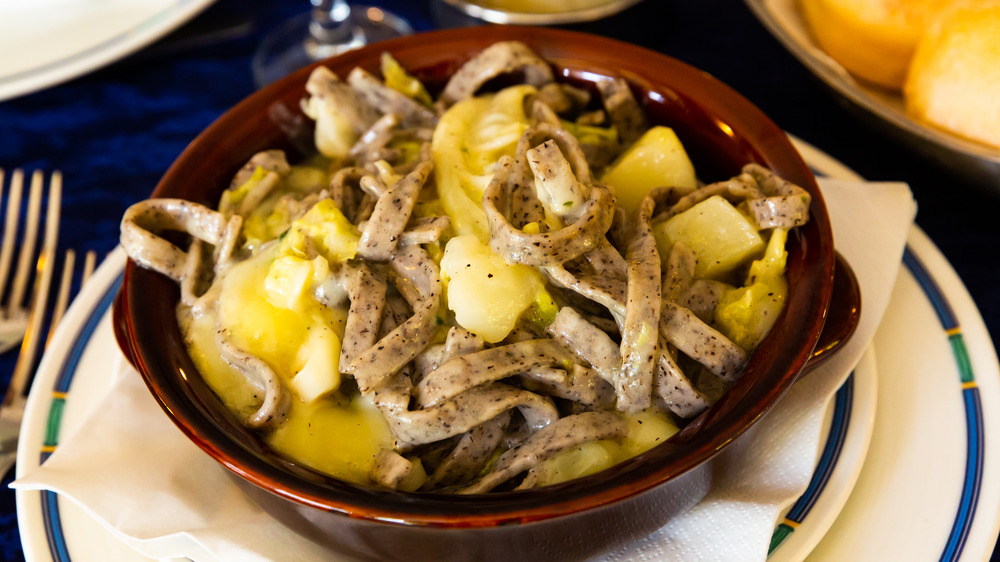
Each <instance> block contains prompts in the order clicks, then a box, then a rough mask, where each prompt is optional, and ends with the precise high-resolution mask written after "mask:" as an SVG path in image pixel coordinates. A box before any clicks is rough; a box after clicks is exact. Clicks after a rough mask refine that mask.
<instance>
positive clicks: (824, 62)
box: [744, 0, 1000, 189]
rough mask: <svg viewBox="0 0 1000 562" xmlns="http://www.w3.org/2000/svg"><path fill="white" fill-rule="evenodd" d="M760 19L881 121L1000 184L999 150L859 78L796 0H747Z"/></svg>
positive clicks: (970, 173)
mask: <svg viewBox="0 0 1000 562" xmlns="http://www.w3.org/2000/svg"><path fill="white" fill-rule="evenodd" d="M744 1H745V2H746V4H747V6H749V8H750V10H751V11H752V12H753V13H754V15H756V16H757V19H759V20H760V21H761V23H763V24H764V26H765V27H766V28H767V29H768V31H770V32H771V34H772V35H774V37H775V38H776V39H778V41H780V42H781V43H782V45H784V46H785V48H786V49H788V51H789V52H790V53H791V54H792V55H793V56H795V58H797V59H798V60H799V62H801V63H802V64H803V65H804V66H805V67H806V68H807V69H809V71H810V72H812V73H813V74H815V75H816V76H817V77H818V78H819V79H820V80H822V81H823V82H824V83H825V84H826V85H827V86H829V87H830V88H831V89H832V90H834V91H835V92H836V93H837V94H839V95H840V96H841V97H842V99H844V100H845V101H847V102H848V105H849V106H850V107H851V108H852V109H858V110H860V112H861V113H862V114H863V115H866V116H870V117H872V118H874V120H873V122H874V123H875V124H876V125H880V126H882V127H883V128H884V129H885V130H886V131H887V132H888V133H890V134H893V135H894V136H896V138H898V139H900V140H901V141H903V142H906V143H907V144H909V145H910V146H911V147H913V148H914V149H916V150H919V151H920V152H922V153H923V154H924V155H926V156H928V157H930V158H932V159H934V160H936V161H937V162H938V163H939V164H941V165H942V166H944V167H947V168H949V169H950V170H951V171H952V172H954V173H956V174H958V175H961V176H964V177H966V178H967V179H969V180H971V181H973V182H976V183H979V184H982V185H984V186H986V187H988V188H989V189H997V187H998V186H1000V150H997V149H995V148H990V147H988V146H986V145H983V144H979V143H976V142H973V141H970V140H967V139H965V138H962V137H960V136H958V135H954V134H951V133H948V132H946V131H943V130H940V129H936V128H933V127H929V126H927V125H924V124H922V123H919V122H917V121H915V120H914V119H911V118H910V117H909V116H908V115H907V114H906V112H905V111H904V109H903V99H902V96H901V95H899V94H897V93H895V92H891V91H889V90H886V89H882V88H878V87H875V86H869V85H867V84H865V83H864V82H860V81H857V80H855V79H854V78H853V77H852V76H851V75H850V74H848V73H847V71H846V70H844V68H843V67H841V66H840V65H839V64H837V63H836V62H834V61H833V59H831V58H830V57H829V56H827V55H826V54H825V53H823V52H822V51H821V50H820V49H819V47H817V46H816V44H815V42H814V41H813V39H812V36H811V35H810V34H809V31H808V30H807V28H806V24H805V22H804V21H803V19H802V16H801V14H800V12H799V10H798V2H797V1H796V0H744Z"/></svg>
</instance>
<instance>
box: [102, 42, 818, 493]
mask: <svg viewBox="0 0 1000 562" xmlns="http://www.w3.org/2000/svg"><path fill="white" fill-rule="evenodd" d="M511 73H515V74H516V75H517V76H520V77H522V78H523V83H522V84H518V85H513V86H508V87H505V88H503V89H501V90H499V91H492V92H480V90H481V89H482V86H483V85H484V84H485V83H487V82H488V81H489V80H491V79H493V78H495V77H497V76H499V75H504V74H511ZM382 75H383V76H382V77H381V78H379V77H376V76H374V75H372V74H370V73H368V72H366V71H364V70H362V69H355V70H354V71H352V72H351V73H350V74H349V75H348V76H347V77H346V80H341V79H340V78H339V77H337V76H336V75H334V73H333V72H331V71H330V70H328V69H326V68H324V67H319V68H317V69H316V70H315V71H314V72H313V73H312V75H311V76H310V77H309V80H308V83H307V85H306V91H307V96H306V98H305V99H304V100H303V101H302V109H303V112H304V113H305V114H306V115H307V116H309V117H310V118H312V119H313V120H314V121H315V125H316V126H315V143H316V148H317V152H318V154H317V155H316V156H314V157H312V158H310V159H307V160H305V161H303V162H299V163H296V164H294V165H292V164H290V163H289V162H288V161H287V159H286V156H285V154H284V153H282V152H281V151H278V150H269V151H265V152H261V153H258V154H256V155H254V156H253V157H252V158H251V159H250V160H249V161H248V162H247V163H246V165H245V166H243V168H241V169H240V171H239V172H238V173H237V174H236V176H235V178H234V179H233V180H232V183H231V185H230V187H229V188H228V189H227V190H226V191H225V192H224V193H223V195H222V198H221V200H220V202H219V205H218V208H217V209H210V208H207V207H204V206H202V205H198V204H195V203H191V202H187V201H180V200H171V199H151V200H147V201H144V202H141V203H138V204H136V205H134V206H133V207H131V208H130V209H129V210H128V211H127V212H126V214H125V216H124V218H123V220H122V230H121V232H122V234H121V241H122V245H123V246H124V248H125V250H126V251H127V253H128V254H129V256H130V257H131V258H132V259H133V260H134V261H136V262H137V263H138V264H139V265H141V266H143V267H147V268H152V269H154V270H156V271H159V272H161V273H163V274H165V275H167V276H169V277H171V278H173V279H175V280H176V281H178V282H179V283H180V286H181V295H182V296H181V302H180V303H179V305H178V308H177V314H178V320H179V323H180V325H181V327H182V332H183V334H184V337H185V342H186V343H187V345H188V349H189V351H190V354H191V356H192V358H193V360H194V361H195V364H196V365H197V367H198V369H199V371H200V372H201V374H202V375H203V377H204V378H205V380H206V382H207V383H208V384H209V385H210V386H211V387H212V389H213V390H214V391H215V392H216V394H217V395H218V396H219V398H220V399H221V400H222V401H223V402H224V403H225V405H226V406H227V407H228V408H229V409H230V411H231V412H233V414H234V415H235V416H237V417H238V418H239V419H240V420H242V421H243V423H244V424H245V425H247V426H248V427H250V428H253V429H255V430H257V431H259V432H260V433H261V435H262V436H263V437H264V439H265V440H266V441H267V443H268V444H269V445H270V446H271V447H273V448H274V449H275V450H276V451H278V452H279V453H281V454H283V455H284V456H286V457H287V458H289V459H291V460H293V461H295V462H299V463H302V464H304V465H307V466H310V467H312V468H314V469H316V470H319V471H321V472H325V473H327V474H330V475H333V476H335V477H338V478H342V479H345V480H349V481H352V482H356V483H360V484H363V485H376V486H382V487H387V488H393V489H398V490H404V491H433V492H454V493H482V492H489V491H492V490H509V489H525V488H531V487H537V486H544V485H548V484H553V483H556V482H561V481H565V480H568V479H572V478H576V477H579V476H582V475H585V474H589V473H592V472H595V471H597V470H601V469H603V468H606V467H608V466H611V465H613V464H615V463H617V462H620V461H622V460H624V459H626V458H629V457H631V456H634V455H637V454H639V453H641V452H643V451H645V450H647V449H649V448H650V447H653V446H655V445H656V444H658V443H661V442H663V441H664V440H666V439H668V438H669V437H670V436H671V435H672V434H673V433H674V432H676V431H677V428H678V426H680V425H682V424H683V423H684V422H685V420H689V419H691V418H693V417H695V416H697V415H698V414H700V413H701V412H702V411H704V410H705V409H706V408H708V407H709V406H710V405H711V404H712V403H713V401H714V400H716V399H717V398H718V397H719V396H720V395H721V394H722V393H723V392H725V390H726V388H727V387H728V386H729V385H730V384H731V383H732V382H733V381H734V380H736V378H737V377H738V376H739V374H740V372H741V370H742V368H743V366H744V364H745V363H746V361H747V359H748V356H749V354H750V353H752V351H753V349H754V348H755V347H756V345H757V344H758V343H759V342H760V340H761V339H762V338H763V337H764V335H765V334H766V333H767V331H768V329H769V328H770V326H771V324H773V322H774V320H775V319H776V318H777V316H778V315H779V314H780V312H781V309H782V303H783V301H784V298H785V295H786V294H787V291H788V287H787V282H786V280H785V276H784V269H785V258H786V255H787V254H786V252H785V248H784V246H785V240H786V238H787V235H788V231H789V229H791V228H794V227H796V226H799V225H801V224H804V223H805V222H806V221H807V220H808V213H809V201H810V198H809V194H808V193H807V192H806V191H804V190H802V189H801V188H799V187H797V186H794V185H792V184H791V183H789V182H787V181H784V180H782V179H781V178H779V177H777V176H776V175H775V174H773V173H772V172H771V171H769V170H767V169H766V168H763V167H762V166H759V165H756V164H747V165H746V166H745V167H744V168H743V170H742V172H741V173H740V174H739V175H738V176H736V177H733V178H731V179H729V180H726V181H722V182H718V183H712V184H708V185H703V184H701V183H699V182H698V181H697V179H696V178H695V175H694V170H693V167H692V166H691V163H690V160H689V159H688V158H687V155H686V154H685V152H684V149H683V146H682V145H681V144H680V141H679V140H677V137H676V135H674V134H673V132H672V131H671V130H670V129H669V128H666V127H662V126H655V127H650V126H649V124H648V123H647V122H646V117H645V115H644V113H643V111H642V108H641V106H640V104H639V103H638V101H637V100H636V99H635V97H634V95H633V93H632V91H631V90H630V88H629V86H628V84H627V83H626V82H625V81H624V80H622V79H620V78H609V79H607V80H604V81H601V82H598V83H597V88H596V92H591V91H588V90H585V89H581V88H577V87H574V86H572V85H568V84H564V83H560V82H557V81H556V80H555V77H554V75H553V72H552V70H551V67H550V66H549V65H548V64H547V63H546V62H545V61H543V60H542V59H540V58H539V57H538V56H537V55H535V53H533V52H532V51H531V50H530V49H528V48H527V47H526V46H525V45H523V44H521V43H517V42H504V43H497V44H494V45H493V46H491V47H489V48H487V49H485V50H484V51H482V52H481V53H479V54H478V55H477V56H475V57H474V58H473V59H471V60H470V61H469V62H468V63H466V64H465V65H464V66H463V67H462V68H461V69H460V70H458V71H457V72H456V73H455V74H454V75H453V77H452V78H451V79H450V81H449V82H448V83H447V84H446V85H445V87H444V89H443V90H442V91H441V92H440V95H438V97H437V100H436V101H435V100H433V99H432V97H431V96H430V94H429V93H428V92H427V90H426V89H425V88H424V86H423V85H422V84H421V83H420V82H419V81H418V80H416V79H415V78H414V77H412V76H411V75H409V74H408V73H407V72H406V70H405V69H403V67H402V66H401V65H400V64H399V63H398V62H396V61H395V60H394V59H393V58H392V57H391V56H390V55H388V54H385V55H383V60H382ZM164 230H180V231H184V232H187V233H188V234H190V235H191V243H190V245H189V247H188V248H187V250H186V251H184V250H181V249H180V248H177V247H176V246H174V245H173V244H171V243H169V242H167V241H166V240H164V239H162V238H160V237H159V235H158V234H159V233H160V232H162V231H164Z"/></svg>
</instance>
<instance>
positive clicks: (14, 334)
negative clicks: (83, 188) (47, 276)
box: [0, 168, 62, 353]
mask: <svg viewBox="0 0 1000 562" xmlns="http://www.w3.org/2000/svg"><path fill="white" fill-rule="evenodd" d="M43 180H44V175H43V174H42V172H41V170H36V171H35V173H34V174H32V177H31V187H30V191H29V195H28V208H27V214H26V224H25V229H24V234H23V237H22V242H21V246H20V250H19V254H18V257H17V270H16V271H15V272H14V273H13V274H12V272H11V261H12V259H13V257H14V241H15V238H16V237H17V231H18V225H19V222H20V218H21V195H22V192H23V190H24V172H23V171H21V170H20V169H18V170H14V173H13V174H11V181H10V194H9V196H8V198H7V213H6V218H5V220H4V228H3V243H2V245H0V296H2V295H3V294H4V291H5V290H6V289H7V285H8V284H9V285H10V292H9V293H8V294H7V300H6V302H4V303H3V304H2V305H0V353H3V352H5V351H7V350H9V349H11V348H13V347H14V346H16V345H17V344H18V343H20V342H21V340H22V339H23V337H24V335H25V331H26V330H27V329H28V312H29V308H28V306H26V304H25V302H24V296H25V291H26V290H27V287H28V280H29V279H30V277H31V270H32V269H33V266H34V268H39V267H40V266H41V260H42V259H43V258H45V256H46V255H48V256H51V254H52V252H53V251H54V250H55V244H56V241H57V238H58V227H59V208H60V200H61V198H62V175H61V174H60V173H59V172H53V173H52V177H51V179H50V181H49V204H48V210H47V212H46V220H45V228H46V230H45V242H44V243H45V247H44V248H43V250H42V254H41V255H40V256H39V261H38V262H37V264H38V265H36V263H35V262H34V257H35V246H36V244H37V241H38V223H39V216H40V215H41V207H42V183H43ZM3 184H4V170H3V169H2V168H0V201H2V200H3ZM50 236H51V240H50ZM37 286H38V284H37V283H36V287H37ZM37 298H38V294H37V291H36V293H35V294H34V295H33V296H32V299H33V300H35V299H37Z"/></svg>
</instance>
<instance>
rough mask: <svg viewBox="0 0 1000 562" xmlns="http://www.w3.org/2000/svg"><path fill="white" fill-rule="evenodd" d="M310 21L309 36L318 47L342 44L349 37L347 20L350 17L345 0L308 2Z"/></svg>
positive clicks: (349, 8)
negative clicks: (310, 8) (309, 5)
mask: <svg viewBox="0 0 1000 562" xmlns="http://www.w3.org/2000/svg"><path fill="white" fill-rule="evenodd" d="M310 1H311V3H312V5H313V9H312V21H311V22H310V23H309V34H310V35H312V37H313V39H315V40H316V41H317V42H318V43H319V44H320V45H331V44H334V43H342V42H344V41H345V40H347V39H348V38H349V37H350V36H351V29H350V25H347V23H346V22H347V20H348V19H349V18H350V17H351V6H350V5H349V4H348V3H347V0H310Z"/></svg>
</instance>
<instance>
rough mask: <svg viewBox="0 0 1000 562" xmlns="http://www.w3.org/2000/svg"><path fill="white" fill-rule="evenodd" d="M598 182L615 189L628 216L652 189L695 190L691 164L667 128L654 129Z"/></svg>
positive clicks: (696, 181) (623, 154) (614, 163)
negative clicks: (674, 188)
mask: <svg viewBox="0 0 1000 562" xmlns="http://www.w3.org/2000/svg"><path fill="white" fill-rule="evenodd" d="M601 181H602V182H604V183H607V184H609V185H612V186H614V188H615V192H616V193H617V195H618V204H619V205H621V206H622V207H623V208H624V209H625V210H626V211H627V212H628V213H629V214H631V213H632V212H634V211H635V209H636V208H637V207H638V206H639V202H640V201H642V198H643V197H645V196H646V194H647V193H649V190H650V189H653V188H654V187H664V186H678V187H692V188H693V187H696V186H697V185H698V180H697V179H696V178H695V175H694V165H693V164H691V159H690V158H688V155H687V152H685V150H684V146H683V145H681V141H680V140H679V139H678V138H677V135H676V134H675V133H674V130H673V129H671V128H669V127H653V128H652V129H650V130H648V131H646V132H645V134H643V135H642V136H641V137H639V140H637V141H635V144H633V145H632V146H630V147H629V148H628V149H626V150H625V152H623V153H622V154H621V156H619V157H618V159H617V160H615V161H614V162H613V163H612V164H611V166H609V167H608V171H607V172H605V174H604V176H603V177H602V178H601Z"/></svg>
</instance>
